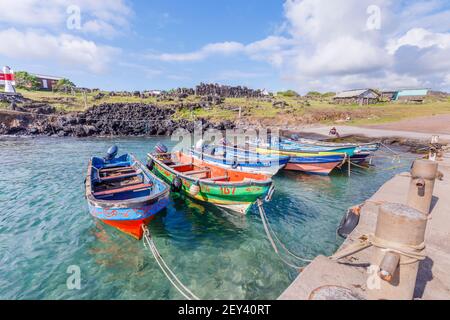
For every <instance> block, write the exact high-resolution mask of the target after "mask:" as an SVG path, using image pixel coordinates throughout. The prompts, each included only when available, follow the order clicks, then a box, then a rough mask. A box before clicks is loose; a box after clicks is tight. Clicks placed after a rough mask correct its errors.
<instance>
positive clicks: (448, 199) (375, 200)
mask: <svg viewBox="0 0 450 320" xmlns="http://www.w3.org/2000/svg"><path fill="white" fill-rule="evenodd" d="M438 164H439V167H438V170H439V171H440V172H441V173H442V174H443V177H442V180H439V179H437V180H436V183H435V187H434V193H433V199H432V203H431V212H430V215H429V220H428V225H427V227H426V232H425V246H426V248H425V251H424V252H425V254H426V256H427V258H426V259H425V260H423V261H420V262H419V270H418V275H417V280H416V283H415V289H414V299H424V300H448V299H450V153H446V154H445V155H444V158H443V160H442V161H439V162H438ZM410 182H411V174H410V173H409V172H408V173H403V174H399V175H397V176H395V177H394V178H393V179H391V180H390V181H388V182H387V183H386V184H384V185H383V186H382V187H381V188H380V190H378V192H377V193H376V194H375V195H373V196H372V197H371V198H370V199H369V200H367V201H366V202H365V203H364V205H363V206H362V209H361V217H360V222H359V225H358V226H357V228H356V229H355V230H354V231H353V232H352V233H351V234H350V236H349V237H348V239H346V241H345V242H344V244H343V245H342V246H341V248H340V249H339V250H341V249H344V248H348V246H350V245H351V244H353V243H357V242H359V241H360V240H359V238H360V237H361V236H362V235H368V234H374V233H375V228H376V225H377V218H378V213H379V207H380V206H381V205H383V204H385V203H400V204H407V200H408V190H409V187H410ZM374 250H379V249H377V248H374V247H370V248H368V249H365V250H363V251H360V252H358V253H355V254H353V255H351V256H349V257H347V258H344V259H342V260H339V262H336V261H333V260H331V259H330V258H328V257H324V256H319V257H317V258H316V259H315V260H314V261H313V262H312V263H311V264H309V265H308V266H307V267H306V268H305V269H304V270H303V271H302V272H301V273H300V275H299V276H298V277H297V278H296V279H295V280H294V282H293V283H292V284H291V285H290V286H289V288H287V289H286V291H285V292H284V293H283V294H282V295H281V296H280V297H279V299H281V300H310V299H315V298H316V297H315V296H316V295H315V292H317V290H320V289H321V288H343V289H341V290H344V289H345V290H349V291H351V292H352V294H353V295H352V296H357V297H360V298H361V299H370V298H371V297H370V296H369V294H368V292H369V291H370V290H369V289H368V288H369V287H371V286H373V285H376V283H374V281H375V282H376V281H377V277H375V275H376V274H377V271H378V270H373V268H372V267H371V263H370V261H371V258H372V256H373V254H374V252H375V251H374ZM378 280H379V279H378ZM342 296H343V295H342V294H339V292H337V293H336V295H335V296H334V297H335V299H340V297H342ZM327 299H333V294H330V293H328V294H327ZM344 299H345V298H344Z"/></svg>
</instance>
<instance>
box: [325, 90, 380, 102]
mask: <svg viewBox="0 0 450 320" xmlns="http://www.w3.org/2000/svg"><path fill="white" fill-rule="evenodd" d="M379 100H380V94H379V93H378V92H376V91H375V90H372V89H359V90H350V91H342V92H339V93H338V94H336V96H335V97H334V98H333V101H334V103H336V104H359V105H368V104H375V103H377V102H378V101H379Z"/></svg>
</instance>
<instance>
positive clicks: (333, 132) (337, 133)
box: [329, 127, 341, 138]
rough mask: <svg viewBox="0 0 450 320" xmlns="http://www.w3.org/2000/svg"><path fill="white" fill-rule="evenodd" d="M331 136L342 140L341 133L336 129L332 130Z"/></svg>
mask: <svg viewBox="0 0 450 320" xmlns="http://www.w3.org/2000/svg"><path fill="white" fill-rule="evenodd" d="M329 135H330V136H335V137H336V138H340V137H341V136H340V135H339V132H338V131H337V129H336V127H333V128H331V130H330V133H329Z"/></svg>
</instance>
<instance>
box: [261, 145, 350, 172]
mask: <svg viewBox="0 0 450 320" xmlns="http://www.w3.org/2000/svg"><path fill="white" fill-rule="evenodd" d="M257 150H259V151H261V152H272V153H275V154H282V155H288V156H290V159H289V163H288V164H287V165H286V167H285V168H284V169H285V170H288V171H302V172H305V173H308V174H319V175H328V174H330V173H331V171H333V169H335V168H336V167H337V166H339V165H340V164H342V163H343V162H344V161H345V159H347V155H346V154H342V153H337V154H336V153H329V152H316V153H303V152H301V153H300V152H286V151H278V150H274V151H272V150H266V149H257Z"/></svg>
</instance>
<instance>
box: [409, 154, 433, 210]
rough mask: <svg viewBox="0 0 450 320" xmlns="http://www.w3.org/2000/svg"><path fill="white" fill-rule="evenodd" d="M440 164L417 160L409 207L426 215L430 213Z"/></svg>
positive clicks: (412, 172)
mask: <svg viewBox="0 0 450 320" xmlns="http://www.w3.org/2000/svg"><path fill="white" fill-rule="evenodd" d="M437 169H438V164H437V162H434V161H431V160H416V161H414V164H413V166H412V169H411V183H410V186H409V192H408V200H407V204H408V206H410V207H412V208H414V209H417V210H419V211H420V212H423V213H425V214H429V213H430V209H431V201H432V200H433V190H434V183H435V180H436V175H437Z"/></svg>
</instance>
